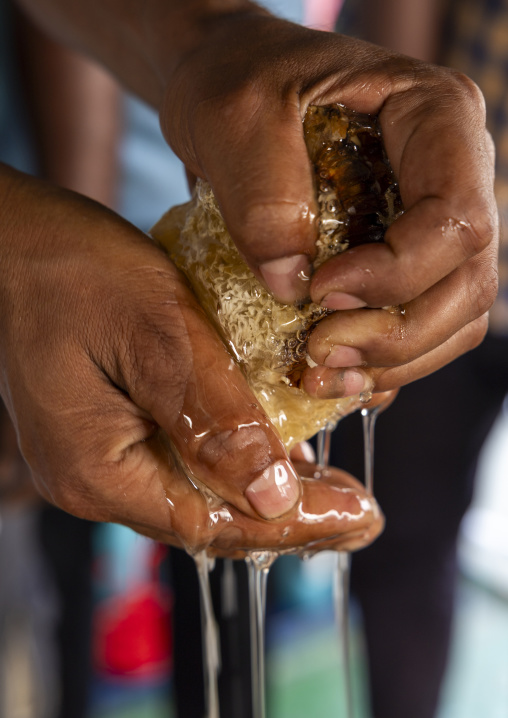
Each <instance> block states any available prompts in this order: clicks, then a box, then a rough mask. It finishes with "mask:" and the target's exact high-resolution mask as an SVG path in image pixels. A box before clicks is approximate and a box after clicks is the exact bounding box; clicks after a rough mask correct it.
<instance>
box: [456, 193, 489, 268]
mask: <svg viewBox="0 0 508 718" xmlns="http://www.w3.org/2000/svg"><path fill="white" fill-rule="evenodd" d="M457 229H458V234H459V237H460V241H461V243H462V246H463V247H464V251H465V254H466V256H468V257H470V256H474V255H475V254H479V253H480V252H482V251H483V250H484V249H487V247H488V246H489V245H490V244H491V243H492V242H493V241H494V240H495V238H496V236H497V232H498V223H497V216H496V214H495V213H494V212H493V211H491V208H490V207H489V206H487V204H486V203H483V202H480V203H478V204H477V205H476V206H474V207H473V208H472V209H470V210H469V211H468V214H467V218H466V219H465V220H464V221H462V222H458V223H457Z"/></svg>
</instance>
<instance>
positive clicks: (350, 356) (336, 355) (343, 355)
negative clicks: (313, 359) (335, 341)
mask: <svg viewBox="0 0 508 718" xmlns="http://www.w3.org/2000/svg"><path fill="white" fill-rule="evenodd" d="M361 364H363V359H362V355H361V354H360V352H359V351H358V349H355V348H354V347H344V346H332V348H331V349H330V353H329V354H328V356H327V357H326V359H325V361H324V365H325V366H329V367H332V369H338V368H339V367H348V366H360V365H361Z"/></svg>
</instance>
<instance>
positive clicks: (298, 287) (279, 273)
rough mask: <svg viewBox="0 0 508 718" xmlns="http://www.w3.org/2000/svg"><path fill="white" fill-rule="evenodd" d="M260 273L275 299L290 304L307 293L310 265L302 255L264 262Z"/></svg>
mask: <svg viewBox="0 0 508 718" xmlns="http://www.w3.org/2000/svg"><path fill="white" fill-rule="evenodd" d="M259 269H260V272H261V275H262V277H263V279H264V280H265V282H266V284H267V286H268V289H269V290H270V291H271V292H272V294H273V296H274V297H275V299H277V300H278V301H279V302H283V303H285V304H291V303H292V302H295V301H296V300H297V299H302V298H303V297H305V296H307V295H308V293H309V290H308V286H309V279H310V272H309V270H310V264H309V260H308V258H307V257H306V256H305V255H304V254H295V255H294V256H292V257H282V258H281V259H274V260H272V261H271V262H265V264H262V265H261V266H260V267H259Z"/></svg>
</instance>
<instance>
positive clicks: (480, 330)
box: [466, 312, 489, 349]
mask: <svg viewBox="0 0 508 718" xmlns="http://www.w3.org/2000/svg"><path fill="white" fill-rule="evenodd" d="M488 328H489V315H488V313H487V312H486V313H485V314H482V316H481V317H478V319H475V320H474V321H472V322H471V323H470V324H469V325H468V326H467V328H466V329H467V333H468V345H469V349H475V348H476V347H477V346H479V345H480V344H481V343H482V341H483V340H484V339H485V336H486V334H487V331H488Z"/></svg>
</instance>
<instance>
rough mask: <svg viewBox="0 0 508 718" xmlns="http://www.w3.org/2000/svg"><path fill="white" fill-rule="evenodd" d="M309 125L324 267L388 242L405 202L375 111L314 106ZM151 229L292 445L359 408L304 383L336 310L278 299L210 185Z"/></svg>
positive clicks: (354, 401)
mask: <svg viewBox="0 0 508 718" xmlns="http://www.w3.org/2000/svg"><path fill="white" fill-rule="evenodd" d="M303 131H304V137H305V142H306V145H307V150H308V153H309V158H310V161H311V164H312V168H313V173H314V186H315V192H316V197H317V202H318V207H319V214H318V236H317V243H316V246H317V253H316V257H315V261H314V268H316V267H318V266H319V265H320V264H322V263H323V262H325V261H326V260H327V259H328V258H329V257H331V256H333V255H335V254H337V253H338V252H343V251H345V250H347V249H348V248H349V247H354V246H357V245H359V244H363V243H366V242H381V241H383V237H384V233H385V230H386V228H387V227H388V226H389V225H390V224H391V222H393V221H394V219H395V218H396V217H397V216H398V215H399V214H400V213H401V212H402V204H401V200H400V195H399V192H398V187H397V183H396V180H395V177H394V174H393V171H392V170H391V168H390V165H389V162H388V159H387V157H386V154H385V152H384V149H383V144H382V141H381V132H380V128H379V123H378V121H377V118H376V117H373V116H370V115H364V114H360V113H357V112H354V111H351V110H349V109H346V108H345V107H344V106H342V105H339V104H335V105H328V106H325V107H314V106H311V107H309V109H308V111H307V113H306V115H305V118H304V122H303ZM151 234H152V236H153V237H155V239H156V240H158V241H159V242H160V244H161V245H162V246H163V247H164V248H165V249H166V250H167V252H168V253H169V255H170V257H171V259H172V260H173V262H174V263H175V264H176V266H177V267H178V268H179V269H180V270H181V271H182V272H183V273H184V274H185V275H186V276H187V278H188V280H189V281H190V283H191V285H192V287H193V290H194V292H195V294H196V295H197V298H198V300H199V302H200V304H201V305H202V306H203V308H204V310H205V311H206V313H207V315H208V317H209V318H210V319H211V320H212V321H213V322H214V323H215V325H216V327H217V329H218V331H219V333H220V335H221V337H222V339H223V341H224V343H225V344H226V346H227V348H228V349H229V351H230V352H231V354H232V355H233V357H234V358H235V360H236V362H237V363H238V364H239V365H240V367H241V368H242V370H243V372H244V374H245V376H246V378H247V381H248V382H249V385H250V387H251V389H252V391H253V393H254V395H255V396H256V398H257V400H258V401H259V403H260V404H261V406H262V407H263V409H264V411H265V412H266V414H267V416H268V417H269V419H270V420H271V421H272V423H273V424H274V426H275V427H276V428H277V429H278V431H279V433H280V435H281V438H282V440H283V441H284V443H285V444H286V446H287V447H288V449H290V448H291V447H292V446H294V445H295V444H296V443H298V442H299V441H303V440H305V439H308V438H310V437H311V436H313V435H314V434H315V433H316V432H317V431H318V430H319V429H321V428H323V427H324V426H326V425H328V424H330V423H335V422H337V421H338V420H339V419H340V418H341V417H342V416H344V415H345V414H348V413H350V412H351V411H354V410H355V409H357V408H358V407H359V406H360V403H361V402H360V398H359V397H347V398H344V399H331V400H328V399H326V400H324V399H316V398H313V397H311V396H309V395H308V394H307V393H306V392H305V391H304V390H303V389H302V388H300V386H299V380H300V377H301V374H302V372H303V370H304V369H305V367H306V366H307V365H308V364H309V363H310V364H312V361H311V360H310V359H309V357H308V354H307V340H308V337H309V334H310V332H311V330H312V328H313V326H315V324H316V323H317V322H318V321H320V320H321V319H322V318H323V317H324V316H326V315H327V314H328V313H329V310H326V309H324V308H323V307H321V306H319V305H317V304H314V303H312V302H310V301H309V302H308V303H306V304H303V305H301V306H293V305H287V304H281V303H279V302H277V301H275V300H274V299H273V297H272V296H271V295H270V294H269V293H268V291H267V290H266V289H265V288H264V287H263V285H262V284H260V282H259V281H258V280H257V279H256V277H255V276H254V275H253V274H252V272H251V271H250V269H249V268H248V266H247V265H246V264H245V262H244V261H243V260H242V258H241V257H240V255H239V254H238V251H237V249H236V247H235V245H234V243H233V240H232V239H231V237H230V235H229V233H228V230H227V228H226V226H225V224H224V221H223V219H222V216H221V213H220V211H219V208H218V205H217V202H216V200H215V197H214V195H213V192H212V190H211V188H210V186H209V185H208V184H207V183H206V182H204V181H202V180H198V182H197V185H196V188H195V191H194V195H193V197H192V199H191V201H190V202H188V203H186V204H184V205H180V206H177V207H174V208H173V209H171V210H169V212H167V213H166V214H165V215H164V216H163V217H162V219H161V220H160V221H159V222H158V223H157V224H156V225H155V226H154V227H153V229H152V230H151Z"/></svg>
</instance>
